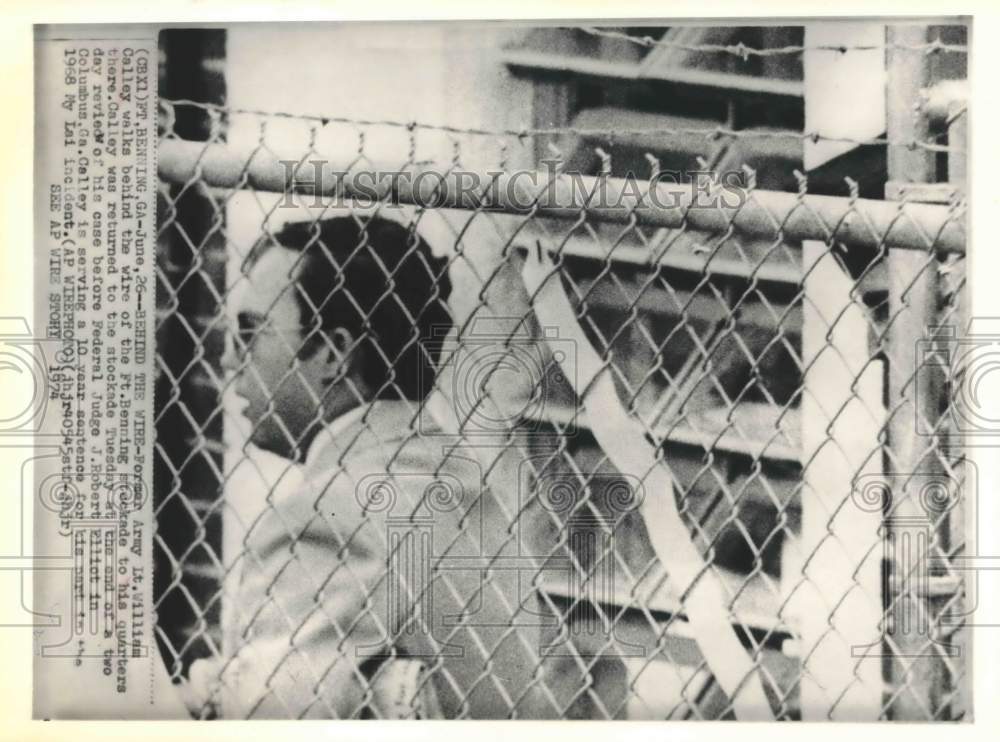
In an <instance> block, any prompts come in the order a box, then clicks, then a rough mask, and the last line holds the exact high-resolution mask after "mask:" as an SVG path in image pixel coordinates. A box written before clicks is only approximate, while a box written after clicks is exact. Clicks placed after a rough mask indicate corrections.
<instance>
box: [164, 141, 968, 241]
mask: <svg viewBox="0 0 1000 742" xmlns="http://www.w3.org/2000/svg"><path fill="white" fill-rule="evenodd" d="M892 149H893V150H897V151H898V153H900V154H909V155H914V156H916V155H920V156H921V157H923V156H927V157H929V158H931V159H933V154H932V153H924V152H922V151H915V152H914V153H911V152H909V151H908V150H906V149H905V148H898V147H896V148H892ZM897 156H898V155H897ZM288 161H290V162H298V161H299V158H294V157H289V158H288ZM315 162H316V163H318V164H319V166H320V167H319V170H320V173H319V174H318V176H317V174H316V173H315V169H316V168H315V167H310V166H309V164H308V163H307V164H304V165H303V166H302V168H301V175H302V176H303V177H309V178H310V180H309V181H306V182H303V181H297V182H296V183H294V184H292V183H290V182H289V177H288V174H287V171H286V168H285V166H284V165H282V160H281V159H280V158H279V157H278V156H277V155H275V154H273V153H271V152H270V151H265V150H264V149H257V150H254V151H238V150H235V149H232V148H229V147H227V146H225V145H221V144H204V143H202V142H188V141H183V140H179V139H165V140H162V141H161V142H160V148H159V154H158V168H159V175H160V177H161V178H162V179H163V180H165V181H167V182H170V183H188V182H193V181H195V180H200V181H201V183H202V184H203V185H205V186H209V187H216V188H229V189H234V188H249V189H253V190H257V191H270V192H272V193H288V192H292V191H299V192H302V193H308V194H310V195H311V194H317V195H320V196H338V197H347V198H357V199H361V200H362V201H365V202H371V201H373V200H375V199H378V200H380V201H386V202H392V203H403V204H421V205H424V206H427V205H433V206H434V207H436V208H454V209H467V210H486V211H497V212H505V213H515V214H525V215H528V214H530V215H533V216H552V217H559V218H565V219H576V218H578V217H579V215H580V213H581V212H583V211H586V213H587V217H588V219H591V220H593V221H596V222H613V223H619V224H622V223H628V222H630V221H631V219H632V218H633V216H634V217H635V220H636V222H637V223H638V224H640V225H650V226H655V227H668V228H678V227H681V226H685V227H688V228H692V229H702V230H706V231H709V232H727V231H729V230H730V229H733V230H735V231H737V232H741V233H743V234H747V235H754V236H758V237H766V238H771V239H774V238H777V237H779V236H780V237H781V238H783V239H784V240H785V241H787V242H796V241H799V240H822V241H824V242H828V241H831V240H835V241H838V242H842V243H844V244H847V245H851V246H853V245H857V246H864V247H870V248H881V247H883V246H890V247H898V248H909V249H911V250H919V251H920V252H921V254H926V251H927V250H929V249H936V250H940V251H942V252H956V253H963V252H964V251H965V227H964V223H963V216H962V215H961V214H960V213H958V212H956V211H955V210H954V209H952V208H950V207H945V206H941V205H937V204H918V203H898V204H894V203H887V202H885V201H876V200H871V199H856V200H851V199H849V198H846V197H838V196H815V195H805V196H799V195H797V194H794V193H785V192H781V191H765V190H753V191H747V190H745V189H740V188H729V189H728V191H727V193H723V194H715V196H714V197H711V196H709V195H708V194H705V193H703V192H697V191H695V189H694V188H693V187H692V186H691V185H686V184H670V183H663V182H658V183H656V184H655V186H654V188H655V190H654V189H651V188H650V187H649V184H648V183H646V182H643V181H638V180H629V179H623V178H601V177H593V176H579V175H574V176H573V177H569V176H563V177H558V178H554V177H552V176H551V174H550V173H548V172H535V171H512V172H473V171H462V172H440V171H439V170H437V169H434V168H433V167H430V166H423V165H411V166H410V167H406V168H403V169H401V168H400V167H399V165H398V164H389V163H385V166H384V167H383V166H380V165H379V164H378V163H375V162H373V163H371V164H370V165H369V166H368V167H367V168H366V169H365V170H354V171H351V161H350V160H347V159H343V160H342V161H326V160H316V161H315ZM484 192H485V193H486V194H487V195H486V198H485V199H484V197H483V195H482V194H483V193H484ZM705 199H712V200H711V201H709V202H708V203H706V201H705ZM484 201H485V202H487V203H486V205H484ZM595 201H598V202H599V205H590V204H592V203H594V202H595Z"/></svg>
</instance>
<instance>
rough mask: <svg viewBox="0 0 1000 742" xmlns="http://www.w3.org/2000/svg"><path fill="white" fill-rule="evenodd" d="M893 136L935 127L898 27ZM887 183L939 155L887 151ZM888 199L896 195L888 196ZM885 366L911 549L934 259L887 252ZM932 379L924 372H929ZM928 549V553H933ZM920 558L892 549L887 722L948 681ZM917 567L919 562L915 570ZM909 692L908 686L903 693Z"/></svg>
mask: <svg viewBox="0 0 1000 742" xmlns="http://www.w3.org/2000/svg"><path fill="white" fill-rule="evenodd" d="M886 41H887V46H888V47H889V50H888V52H887V65H888V85H887V90H886V94H887V130H888V136H889V138H890V139H894V138H900V139H911V138H912V139H919V140H925V139H926V138H927V137H928V135H929V128H930V127H929V123H928V120H927V118H926V117H925V116H922V115H920V114H919V113H918V112H917V111H914V108H913V102H914V101H915V100H917V99H918V98H919V95H920V91H921V90H924V89H925V88H927V87H928V86H929V84H930V82H931V80H930V61H929V58H928V57H927V56H925V55H917V54H907V53H905V52H902V51H900V49H899V47H901V46H906V45H912V44H923V43H926V42H927V41H928V29H927V27H926V26H918V25H905V26H903V25H901V26H889V27H888V28H887V37H886ZM888 169H889V179H890V180H891V181H896V182H903V183H931V182H934V181H935V180H936V174H937V163H936V158H935V156H934V154H933V153H930V152H926V151H921V150H917V149H913V150H909V149H906V148H902V147H892V148H890V149H889V161H888ZM887 196H891V194H887ZM888 260H889V330H888V338H887V348H886V350H887V355H888V359H889V379H888V380H889V397H888V402H889V403H888V413H889V419H888V439H889V451H888V456H889V461H888V467H887V468H888V471H890V472H893V473H895V474H899V475H903V476H901V477H897V478H896V481H898V482H900V483H901V484H900V488H901V491H900V490H899V489H896V490H894V491H893V492H892V507H891V508H890V509H889V511H888V512H887V514H886V519H885V526H886V528H885V531H886V537H887V539H888V543H889V545H890V546H893V545H896V544H902V543H910V541H909V539H910V538H911V537H912V531H913V522H914V521H916V520H919V519H923V520H922V521H921V522H926V521H927V514H926V513H925V512H924V509H923V507H922V506H921V503H920V498H919V497H918V492H917V490H918V488H919V485H920V482H921V481H922V479H923V478H924V477H925V476H926V475H928V474H933V473H935V472H936V471H937V469H938V461H937V457H936V455H935V453H936V450H935V449H936V442H935V441H934V440H933V439H932V438H929V437H927V436H922V435H920V434H919V432H918V421H921V427H923V428H924V429H928V428H930V429H933V428H934V427H935V421H936V419H937V417H938V404H939V401H940V399H941V395H942V394H943V393H944V390H943V388H942V386H941V384H940V383H939V382H938V380H937V379H934V378H933V377H932V376H931V375H930V374H929V373H926V372H920V369H919V366H918V361H917V353H916V348H917V343H918V341H920V340H923V339H924V338H925V337H926V332H927V328H928V326H929V325H930V324H933V321H934V317H935V311H936V303H937V294H938V286H937V278H938V271H937V264H936V261H935V260H934V255H933V254H932V253H929V252H917V251H912V250H890V251H889V258H888ZM925 371H926V370H925ZM931 548H932V547H931ZM921 558H922V557H921V555H915V556H914V557H913V558H904V557H903V555H901V554H899V553H897V552H896V551H893V562H892V564H891V569H892V570H893V577H894V579H892V580H890V581H889V587H888V590H889V592H890V594H889V606H890V608H889V611H891V612H892V614H893V618H894V619H895V620H894V621H892V622H891V625H892V627H893V628H892V630H891V631H889V632H887V634H886V636H885V646H886V650H887V651H886V654H888V655H889V656H890V657H891V661H890V669H889V671H890V675H891V678H892V681H893V685H894V687H895V689H896V690H897V693H896V695H895V696H894V699H893V701H892V704H891V706H890V709H889V713H890V715H891V716H892V717H893V718H895V719H902V720H910V721H915V720H928V719H933V718H936V715H937V713H938V710H939V707H940V703H941V697H942V692H943V683H944V681H945V674H944V669H945V668H944V666H943V665H942V663H941V661H940V659H939V658H938V657H937V656H936V653H935V652H934V647H933V642H932V641H931V640H930V639H929V637H928V634H927V633H926V632H925V631H923V630H921V629H922V628H923V627H930V628H933V620H931V621H927V618H929V615H928V614H929V611H930V609H931V605H930V604H929V602H928V601H927V599H926V598H925V597H924V596H921V595H919V594H918V592H917V590H916V589H915V585H914V578H915V577H917V578H919V577H920V576H921V575H922V574H923V572H924V571H925V570H923V569H922V566H923V565H920V564H916V562H919V561H921ZM911 561H912V562H914V564H913V565H911ZM900 686H903V687H900Z"/></svg>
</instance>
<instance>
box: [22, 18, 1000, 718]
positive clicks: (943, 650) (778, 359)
mask: <svg viewBox="0 0 1000 742" xmlns="http://www.w3.org/2000/svg"><path fill="white" fill-rule="evenodd" d="M137 28H139V29H141V33H137V34H136V33H133V34H132V36H135V37H137V38H138V37H142V38H143V39H145V40H137V41H134V42H133V41H129V42H122V44H118V43H117V42H112V41H107V40H103V39H98V35H97V34H94V35H93V39H94V40H93V41H91V42H86V43H91V44H92V46H91V47H87V46H86V43H85V42H83V41H80V42H79V43H78V42H74V41H72V40H71V41H66V40H64V39H62V38H61V37H60V36H59V34H57V33H56V32H55V31H52V32H49V33H48V35H47V37H46V41H45V42H44V43H46V44H48V45H49V46H48V47H47V48H49V49H50V50H51V53H50V54H49V56H45V57H40V59H42V60H43V62H42V63H39V64H50V65H52V66H55V67H56V68H54V69H53V68H50V69H48V70H47V71H43V70H42V68H41V67H40V68H39V70H40V71H39V73H37V74H38V75H39V76H41V75H42V74H44V75H46V76H47V77H46V79H48V77H51V78H52V80H53V82H52V87H51V90H50V88H47V87H44V85H43V86H42V87H40V88H38V90H39V92H38V93H37V94H36V96H37V97H36V110H37V111H42V110H43V109H42V108H40V106H42V105H43V98H45V99H46V100H50V101H51V102H50V103H47V104H45V105H49V106H50V107H51V110H52V111H53V112H54V113H53V114H52V115H53V116H56V118H58V117H59V116H62V117H63V119H59V120H60V121H63V120H64V123H57V124H52V126H51V127H50V128H51V129H52V132H51V137H54V138H51V139H46V140H43V137H42V135H41V134H39V135H38V136H37V138H36V153H37V154H36V157H37V158H44V157H51V156H54V155H52V153H51V152H48V153H47V154H46V153H44V152H42V149H39V147H40V146H41V145H40V144H39V143H40V142H42V141H52V142H56V141H58V142H59V146H60V147H62V148H63V149H62V150H60V152H63V151H65V154H60V155H59V160H58V165H56V166H53V167H55V170H54V171H53V172H55V173H56V175H55V176H54V177H55V180H53V181H52V185H51V186H50V185H46V183H47V181H44V180H41V179H39V180H38V181H37V182H36V185H35V192H36V202H35V203H36V225H38V226H36V240H39V241H38V242H36V245H37V246H36V261H37V263H36V265H37V267H36V281H46V280H47V281H48V285H49V287H50V291H49V294H48V295H47V296H48V298H47V300H46V299H44V298H39V299H37V301H38V302H40V303H39V304H36V306H41V307H43V308H44V310H45V312H46V314H45V315H43V316H42V317H41V319H36V327H35V328H33V329H35V330H36V335H37V334H38V330H39V328H41V330H42V331H43V334H44V331H45V330H46V329H48V334H47V335H46V337H47V339H48V340H49V341H61V342H62V343H63V344H64V346H63V347H62V348H61V349H59V350H56V351H53V352H54V353H56V357H57V358H58V359H59V365H58V366H55V365H53V364H52V363H50V364H49V365H48V369H49V371H50V372H51V371H52V369H53V368H56V369H57V372H56V373H55V374H54V375H53V374H52V373H50V377H51V378H50V380H49V382H50V384H52V385H54V386H53V389H55V390H57V391H58V390H62V391H61V392H59V393H60V394H62V395H63V396H62V397H61V398H60V397H59V395H58V394H52V395H50V399H57V398H60V399H62V405H61V410H62V411H61V412H59V409H55V410H54V411H52V414H54V415H59V414H61V415H62V423H61V426H62V427H61V431H62V433H63V436H64V437H63V439H62V440H63V441H64V442H63V444H62V445H63V448H64V449H65V450H64V453H63V458H62V473H61V475H57V474H54V475H53V476H55V477H56V479H53V480H51V482H49V480H44V482H43V485H41V489H39V490H38V492H37V493H36V494H35V495H32V496H31V497H32V498H33V499H32V500H31V501H32V502H35V513H36V516H35V517H36V534H39V533H42V531H40V530H38V529H39V528H40V526H39V525H38V519H39V518H47V519H48V521H47V522H48V523H50V526H41V528H46V527H48V528H51V529H52V533H53V534H55V533H56V532H58V538H61V539H63V541H61V542H60V543H66V544H68V545H69V546H66V547H65V548H64V550H67V549H70V550H69V551H66V553H67V554H70V556H69V557H66V559H67V560H68V561H66V564H65V565H63V566H64V567H65V570H64V571H63V572H58V571H50V572H45V573H44V574H45V575H46V577H45V579H46V580H47V582H46V584H45V585H44V586H43V587H42V588H41V591H40V592H38V591H36V593H35V596H36V600H37V601H39V603H44V606H43V608H41V609H39V608H37V607H36V610H45V611H47V612H48V613H52V614H57V613H59V612H60V611H62V610H67V611H69V613H67V615H69V616H70V618H69V619H67V620H64V621H63V622H62V623H61V624H59V627H58V628H45V629H44V630H42V631H40V632H38V634H37V637H36V640H37V641H36V644H37V648H36V658H35V665H34V667H35V687H36V714H37V715H40V716H42V717H45V718H119V717H129V718H149V719H158V718H183V719H197V720H212V721H225V720H244V719H252V720H259V719H268V720H273V719H288V720H291V719H303V720H306V719H308V720H317V719H322V720H360V719H370V720H445V719H446V720H595V721H608V720H616V721H625V720H644V721H678V722H679V721H692V722H696V721H730V722H733V721H736V722H740V721H824V722H825V721H848V722H875V721H892V722H896V721H901V722H943V721H949V722H971V721H973V718H974V715H973V694H972V687H973V683H972V664H971V656H972V647H973V645H972V641H971V631H970V625H971V622H970V619H969V617H970V615H971V612H972V610H973V608H974V607H975V605H976V603H977V593H976V587H975V582H974V581H973V582H970V580H971V579H972V573H971V572H970V571H969V569H970V568H969V567H968V566H967V565H968V563H969V562H968V560H969V559H970V558H971V557H972V556H974V555H976V554H977V552H976V551H975V545H974V537H975V533H976V532H977V525H976V524H977V511H976V502H977V481H976V469H975V466H974V465H973V464H972V462H971V461H970V460H969V459H968V457H967V455H966V454H967V450H968V447H969V446H971V445H975V444H976V443H977V442H981V441H983V440H985V439H986V438H987V437H988V436H990V435H991V431H995V430H996V429H997V425H996V419H995V418H996V415H995V413H990V412H989V410H987V409H986V408H985V407H984V406H983V404H982V401H981V398H980V396H979V392H978V389H979V388H980V386H979V385H980V382H981V381H982V379H983V378H984V377H985V375H986V374H987V373H988V371H989V370H990V364H995V361H990V360H989V358H988V354H989V350H988V349H989V347H995V346H991V344H992V343H994V342H995V338H996V336H997V332H998V331H1000V326H997V325H996V323H995V322H994V323H992V324H990V323H988V322H979V321H978V320H976V321H972V322H971V324H970V319H972V316H971V311H970V310H971V308H970V303H969V302H970V299H969V296H968V290H967V281H966V271H967V269H966V259H967V254H968V246H967V232H968V228H967V224H966V220H967V217H968V208H967V204H968V198H969V185H968V179H967V169H968V163H969V158H968V149H969V144H968V143H969V141H970V140H969V135H968V119H969V116H968V112H969V99H970V97H971V94H970V88H969V56H970V52H971V51H972V46H973V38H972V37H973V33H972V32H973V28H974V24H973V21H972V19H971V18H969V17H964V16H963V17H957V16H956V17H935V18H923V19H914V18H870V17H869V18H860V17H859V18H842V19H810V18H804V19H795V18H766V17H761V18H753V19H732V20H725V19H723V20H718V19H714V20H711V21H708V20H697V19H671V18H668V17H664V18H660V19H656V20H645V21H639V20H621V21H614V20H606V21H599V22H598V21H589V20H588V21H578V22H569V21H558V22H556V21H552V22H528V21H517V22H515V21H501V20H497V21H491V22H482V21H467V22H459V21H454V22H403V21H400V22H392V23H388V22H387V23H374V22H372V23H362V22H359V23H331V22H316V23H291V22H289V23H238V22H233V23H205V24H197V25H192V24H177V25H176V26H170V25H166V24H161V25H158V26H155V27H154V26H138V27H137ZM74 38H78V39H86V38H87V35H86V34H83V35H81V32H80V31H79V30H77V31H76V36H75V37H74ZM39 43H42V42H39ZM127 44H133V46H128V45H127ZM143 45H145V46H143ZM57 46H58V51H56V47H57ZM47 53H48V52H47ZM50 60H51V62H50ZM88 81H90V82H88ZM39 84H40V85H41V83H39ZM46 84H47V83H46ZM46 91H48V92H46ZM46 96H47V97H46ZM46 110H48V109H46ZM36 115H38V116H41V113H38V114H36ZM52 120H55V119H52ZM46 136H48V135H46ZM77 145H79V146H78V147H77ZM43 149H44V148H43ZM141 153H147V154H141ZM129 158H132V159H129ZM37 161H39V162H41V160H37ZM38 172H39V173H43V172H48V171H46V170H42V169H39V170H38ZM38 177H39V178H40V177H41V176H38ZM102 194H103V198H102ZM154 202H155V203H154ZM39 209H42V211H43V212H44V213H39ZM46 225H48V226H47V227H46ZM42 227H44V228H45V229H46V233H43V234H38V230H39V228H42ZM45 240H48V242H45ZM50 243H51V251H50V249H49V248H48V247H44V246H43V245H45V244H50ZM60 260H61V261H63V262H62V263H61V265H62V267H61V268H57V267H55V265H56V263H57V262H58V261H60ZM74 261H75V262H74ZM74 271H76V272H75V273H74ZM70 274H72V275H74V276H76V278H74V279H72V280H71V279H69V278H68V276H69V275H70ZM74 281H75V282H76V283H74ZM39 285H41V284H39ZM52 287H58V288H57V289H53V288H52ZM129 302H136V303H135V304H134V305H133V304H130V303H129ZM131 307H138V309H135V308H131ZM36 316H38V315H36ZM46 317H47V318H48V319H47V324H46V321H45V318H46ZM83 317H86V320H85V321H84V320H83V319H82V318H83ZM77 320H79V322H77ZM85 326H86V329H85V330H84V329H82V328H84V327H85ZM73 327H75V328H77V329H76V330H75V331H73V330H72V328H73ZM122 338H127V339H125V340H123V339H122ZM991 338H992V339H991ZM68 344H71V345H72V347H73V348H74V349H75V350H73V351H72V352H69V351H67V350H66V348H67V347H69V345H68ZM984 349H986V351H987V352H986V353H984V352H983V350H984ZM60 354H61V355H60ZM82 368H87V369H88V370H87V372H86V383H87V384H90V385H91V386H88V387H87V388H88V390H90V391H88V392H87V394H86V395H85V396H75V395H74V394H66V393H65V390H66V389H71V388H73V385H74V384H83V383H84V374H83V372H82V371H80V369H82ZM984 383H985V382H984ZM95 384H96V385H97V386H93V385H95ZM94 389H99V390H100V391H93V390H94ZM68 398H72V399H75V400H78V402H79V404H78V405H77V403H76V402H73V401H67V399H68ZM116 400H117V401H116ZM50 407H51V405H50ZM140 410H142V412H140ZM50 411H51V410H50ZM47 414H48V413H47ZM54 424H55V425H56V427H57V428H58V427H59V426H60V423H59V422H55V423H54ZM71 431H74V432H73V435H76V436H78V438H73V436H72V435H71ZM77 440H79V441H80V442H79V444H77V443H73V441H77ZM990 440H993V439H990ZM130 451H133V453H130ZM140 451H145V454H142V455H141V454H140V453H139V452H140ZM74 457H75V458H74ZM135 457H138V458H135ZM57 458H58V457H57ZM53 465H55V466H57V467H58V462H57V461H56V460H55V459H53ZM46 466H48V464H46ZM38 471H42V470H39V469H36V472H38ZM44 471H48V469H45V470H44ZM54 471H55V470H54ZM38 476H39V475H38V474H36V488H38V487H39V485H38V481H39V479H38ZM60 477H61V478H60ZM74 483H75V484H74ZM105 490H107V494H106V495H105V494H102V493H104V491H105ZM27 501H28V500H25V502H27ZM36 501H37V502H36ZM102 534H103V535H102ZM37 538H38V536H37V535H36V539H37ZM53 538H56V536H54V535H53ZM59 565H62V562H59ZM59 565H56V566H59ZM143 565H144V566H143ZM60 568H61V567H60ZM55 569H56V567H53V570H55ZM48 575H52V577H49V576H48ZM56 575H63V576H62V577H58V578H57V577H56ZM38 580H39V578H36V582H38ZM49 580H51V581H49ZM59 580H61V582H58V581H59ZM56 582H58V586H57V585H56ZM59 590H62V591H64V592H65V593H66V595H70V594H71V595H72V600H71V601H70V602H66V603H60V602H59V601H60V599H59V598H58V597H52V596H53V595H57V594H58V591H59ZM67 600H70V599H69V598H67ZM66 606H71V607H70V608H67V607H66ZM77 610H79V614H78V617H77V615H76V614H75V611H77ZM70 614H74V615H70ZM57 634H58V636H59V637H60V638H59V639H58V640H57V639H54V638H53V637H55V636H56V635H57ZM38 637H40V638H38ZM67 637H68V638H67ZM54 647H55V648H54ZM982 661H984V662H987V663H988V660H982ZM138 662H142V663H144V664H141V665H139V664H135V663H138ZM88 667H92V668H93V669H92V670H88V669H87V668H88ZM88 673H89V674H88ZM90 678H93V679H92V680H91V679H90ZM79 685H90V686H91V690H92V692H93V698H94V699H95V700H93V701H92V702H91V701H88V702H87V703H86V704H84V703H82V702H81V703H80V704H76V705H74V704H73V703H68V705H67V702H66V700H65V699H66V696H65V695H64V691H60V690H59V689H60V688H66V687H72V686H79ZM154 686H155V688H156V690H155V692H154ZM40 688H41V690H40ZM144 689H146V690H144ZM140 692H141V694H145V696H148V698H145V700H143V701H142V703H143V704H144V705H142V706H141V707H140V706H130V707H128V708H126V707H125V706H123V705H122V704H124V703H126V702H125V701H123V700H122V699H125V698H126V697H127V698H132V697H133V696H131V695H128V694H132V693H140ZM105 695H107V696H108V697H113V696H117V698H118V699H119V700H118V701H116V703H118V705H117V706H114V705H112V706H109V707H107V708H106V709H105V708H104V707H103V706H102V705H101V703H102V702H101V700H100V698H102V697H103V696H105ZM154 696H155V698H154ZM976 700H978V701H979V702H983V701H984V699H983V698H980V697H977V699H976ZM985 702H987V703H988V702H989V699H985ZM127 703H132V701H128V702H127ZM123 709H124V710H123ZM334 729H336V727H334ZM511 729H513V730H515V733H517V732H516V729H518V727H511Z"/></svg>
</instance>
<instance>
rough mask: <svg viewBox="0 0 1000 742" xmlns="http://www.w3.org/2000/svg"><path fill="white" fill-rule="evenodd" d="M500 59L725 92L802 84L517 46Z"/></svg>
mask: <svg viewBox="0 0 1000 742" xmlns="http://www.w3.org/2000/svg"><path fill="white" fill-rule="evenodd" d="M503 61H504V63H506V64H507V66H509V67H514V68H525V69H531V70H542V71H545V72H556V73H571V74H577V75H590V76H592V77H613V78H615V79H619V80H653V81H657V82H672V83H678V84H681V85H695V86H699V87H706V88H716V89H718V90H720V91H721V92H723V93H726V94H729V95H731V94H733V93H755V94H762V95H775V96H781V97H784V98H801V97H802V95H803V93H802V83H801V82H798V81H796V80H775V79H773V78H767V77H751V76H750V75H734V74H732V73H729V72H715V71H713V70H697V69H682V68H676V69H664V68H662V67H660V68H657V69H652V70H646V71H643V70H642V68H641V66H640V65H638V64H634V63H632V62H616V61H613V60H609V59H591V58H589V57H582V56H581V57H574V56H568V55H565V54H551V53H549V52H539V51H531V50H521V49H517V50H510V51H506V52H504V54H503ZM640 73H641V75H642V76H641V77H640Z"/></svg>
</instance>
